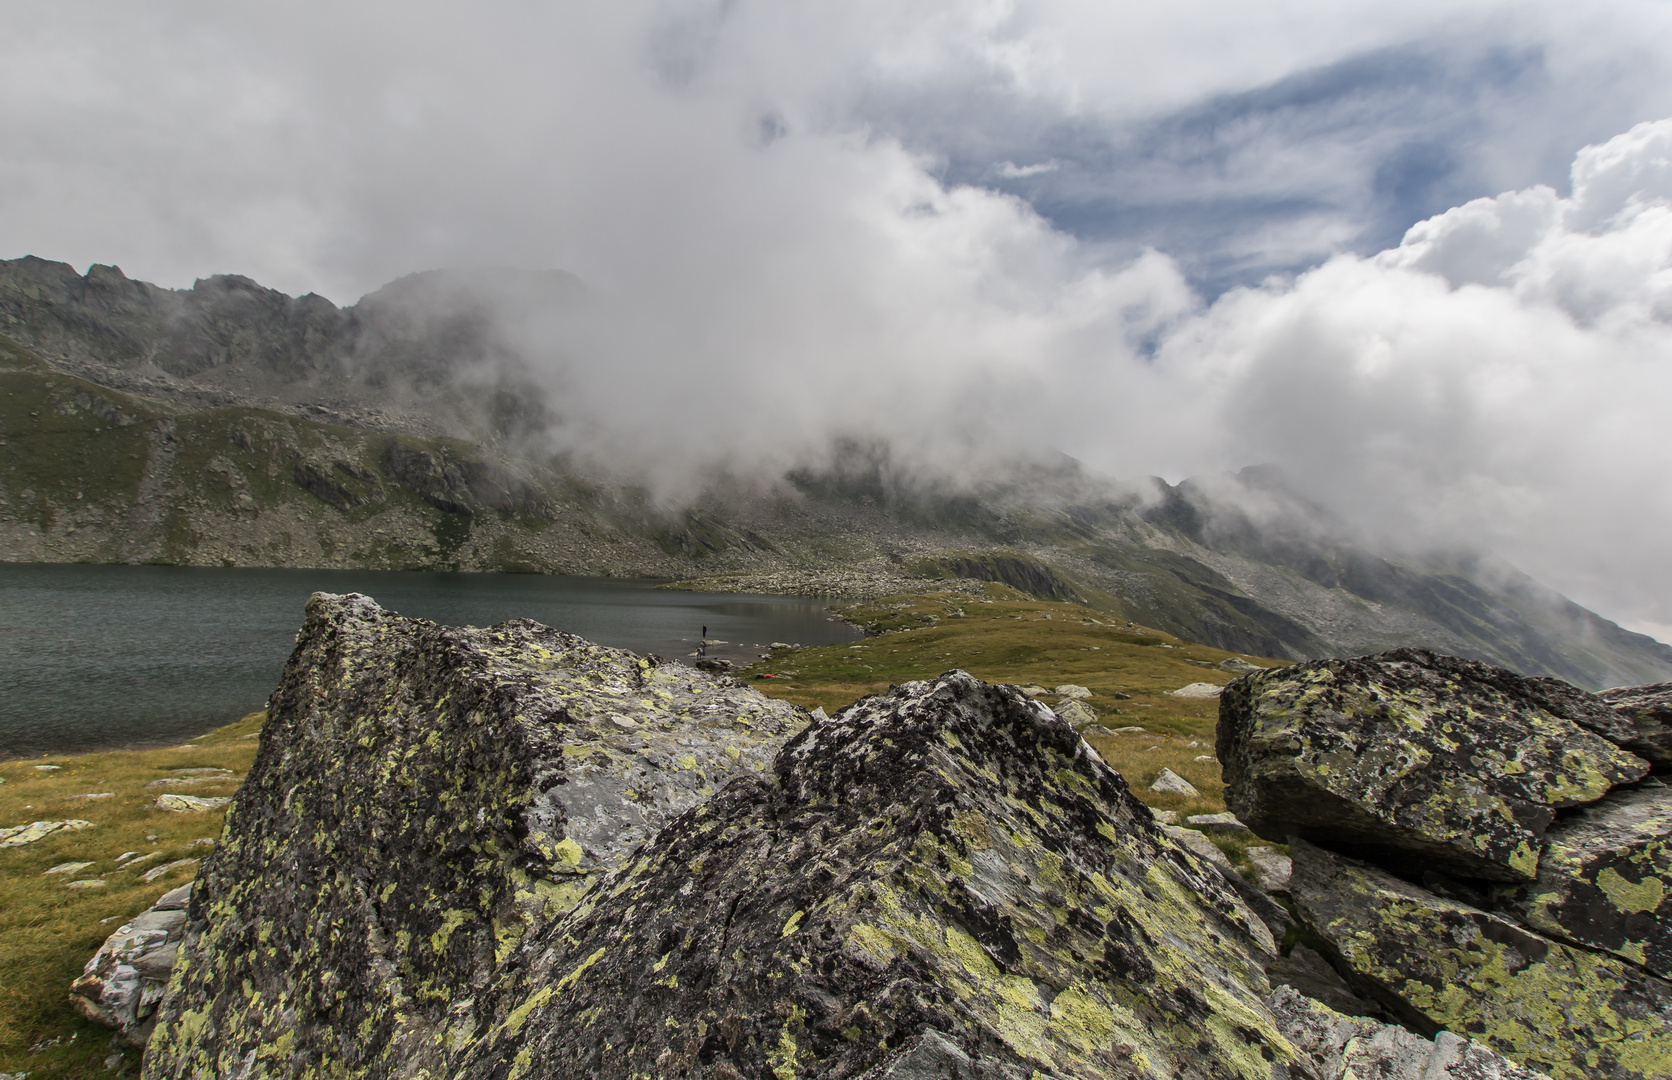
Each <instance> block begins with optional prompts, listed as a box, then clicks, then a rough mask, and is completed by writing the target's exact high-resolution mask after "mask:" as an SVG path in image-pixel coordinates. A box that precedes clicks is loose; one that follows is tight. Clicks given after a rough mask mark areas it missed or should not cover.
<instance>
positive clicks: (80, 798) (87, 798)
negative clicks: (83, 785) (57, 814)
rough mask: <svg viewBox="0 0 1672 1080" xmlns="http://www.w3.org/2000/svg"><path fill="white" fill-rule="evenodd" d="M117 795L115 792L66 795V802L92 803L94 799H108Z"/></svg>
mask: <svg viewBox="0 0 1672 1080" xmlns="http://www.w3.org/2000/svg"><path fill="white" fill-rule="evenodd" d="M114 794H116V793H115V792H114V791H90V792H88V793H87V794H85V795H66V796H65V797H64V801H65V802H92V801H93V800H94V799H108V798H110V797H111V796H112V795H114Z"/></svg>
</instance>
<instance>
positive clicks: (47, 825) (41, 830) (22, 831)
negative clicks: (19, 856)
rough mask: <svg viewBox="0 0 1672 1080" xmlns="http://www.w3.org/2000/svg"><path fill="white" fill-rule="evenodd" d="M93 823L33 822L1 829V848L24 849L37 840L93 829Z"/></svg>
mask: <svg viewBox="0 0 1672 1080" xmlns="http://www.w3.org/2000/svg"><path fill="white" fill-rule="evenodd" d="M92 827H93V823H92V822H91V821H83V820H81V819H80V818H68V819H66V820H64V821H31V822H29V823H28V824H27V825H13V826H11V827H10V828H5V829H0V848H9V847H22V846H23V845H24V844H33V843H34V842H35V841H37V840H45V839H46V838H47V837H49V836H56V835H57V834H58V833H63V832H75V831H76V830H78V829H91V828H92Z"/></svg>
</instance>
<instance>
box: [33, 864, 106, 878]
mask: <svg viewBox="0 0 1672 1080" xmlns="http://www.w3.org/2000/svg"><path fill="white" fill-rule="evenodd" d="M92 865H93V864H92V863H91V862H61V863H59V864H58V865H57V866H54V867H53V868H52V869H50V870H43V871H41V873H42V874H43V876H44V875H46V874H74V873H76V872H77V871H80V870H85V869H87V868H88V867H89V866H92Z"/></svg>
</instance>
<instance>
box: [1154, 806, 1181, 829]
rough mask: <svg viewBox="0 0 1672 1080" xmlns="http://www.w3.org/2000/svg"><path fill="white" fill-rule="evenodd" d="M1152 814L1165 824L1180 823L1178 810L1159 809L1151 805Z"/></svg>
mask: <svg viewBox="0 0 1672 1080" xmlns="http://www.w3.org/2000/svg"><path fill="white" fill-rule="evenodd" d="M1150 815H1151V816H1152V817H1154V818H1155V820H1156V821H1158V822H1160V823H1161V824H1163V825H1177V824H1178V823H1179V812H1178V811H1177V810H1157V809H1155V808H1154V807H1153V806H1152V807H1150Z"/></svg>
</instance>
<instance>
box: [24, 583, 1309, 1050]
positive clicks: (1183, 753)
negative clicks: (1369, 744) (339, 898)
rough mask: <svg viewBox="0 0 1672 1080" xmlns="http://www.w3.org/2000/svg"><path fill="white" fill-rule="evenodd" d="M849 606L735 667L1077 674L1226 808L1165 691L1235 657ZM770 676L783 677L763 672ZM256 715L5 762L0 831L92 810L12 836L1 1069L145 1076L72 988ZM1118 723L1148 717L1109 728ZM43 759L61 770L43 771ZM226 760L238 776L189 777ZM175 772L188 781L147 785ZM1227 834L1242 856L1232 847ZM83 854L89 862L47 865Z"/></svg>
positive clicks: (972, 607) (1164, 763) (184, 840)
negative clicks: (45, 831)
mask: <svg viewBox="0 0 1672 1080" xmlns="http://www.w3.org/2000/svg"><path fill="white" fill-rule="evenodd" d="M837 612H838V614H840V615H841V616H842V617H844V618H846V619H848V620H850V621H852V622H854V623H856V624H859V625H862V626H865V627H866V628H867V629H868V630H869V631H870V633H871V635H872V636H869V637H867V638H865V639H864V640H863V641H859V642H856V643H853V644H848V645H832V646H826V647H822V648H805V649H799V648H780V649H775V650H774V651H773V653H772V655H771V657H770V658H769V659H767V660H763V661H761V662H760V663H759V664H756V665H755V666H753V667H751V668H748V669H746V670H745V671H743V672H742V673H741V674H740V677H741V678H742V679H744V680H745V681H747V682H748V683H749V684H750V685H752V686H754V687H756V688H758V689H760V690H762V691H763V692H765V693H767V694H769V695H771V696H773V697H778V698H782V699H785V700H788V701H793V702H795V703H797V704H800V705H804V706H806V707H808V708H813V707H816V706H822V707H823V708H824V709H825V710H826V711H827V712H834V711H835V710H836V709H838V708H840V707H842V706H844V705H847V704H850V703H852V702H853V701H856V700H858V699H859V698H861V697H864V696H865V695H867V694H873V693H877V692H879V691H883V690H886V689H888V687H889V686H891V685H893V684H895V683H900V682H904V681H907V680H910V679H923V678H929V677H932V676H934V675H938V674H940V673H941V672H944V671H947V670H949V669H952V668H962V669H963V670H965V671H968V672H970V673H971V674H972V675H975V676H976V677H978V678H981V679H985V680H988V681H990V682H1008V683H1016V684H1018V685H1021V686H1023V687H1029V686H1037V687H1042V688H1044V689H1045V691H1046V692H1045V693H1043V694H1039V695H1036V696H1039V697H1040V698H1041V699H1042V700H1044V701H1046V702H1047V703H1049V704H1052V705H1055V704H1056V703H1057V702H1058V700H1059V698H1060V695H1059V694H1057V693H1056V692H1055V688H1056V687H1057V686H1059V685H1063V684H1073V685H1076V686H1082V687H1085V688H1086V689H1087V690H1089V691H1090V696H1089V697H1087V698H1084V699H1083V700H1082V702H1081V703H1082V704H1084V705H1085V706H1087V707H1088V708H1090V709H1091V710H1092V712H1094V713H1095V714H1096V723H1095V725H1085V723H1084V721H1082V730H1083V733H1084V734H1085V736H1086V738H1087V740H1088V741H1089V742H1090V743H1091V744H1092V745H1093V746H1094V747H1096V748H1097V750H1098V752H1099V753H1101V754H1102V755H1103V757H1104V759H1105V760H1107V761H1108V762H1109V763H1110V764H1111V765H1113V766H1114V767H1115V768H1116V769H1118V770H1119V771H1120V772H1121V773H1122V774H1123V775H1124V776H1125V777H1126V778H1127V780H1128V782H1129V783H1130V784H1131V785H1132V789H1133V791H1134V792H1135V793H1136V794H1137V795H1138V797H1139V798H1141V799H1143V800H1144V801H1145V802H1147V803H1149V804H1150V805H1151V806H1153V807H1155V808H1156V809H1158V810H1175V811H1178V812H1179V813H1180V816H1181V819H1182V817H1183V816H1186V815H1189V814H1198V813H1217V812H1219V811H1222V810H1223V809H1224V808H1225V806H1224V801H1223V798H1222V796H1221V788H1222V785H1221V783H1220V778H1219V764H1218V763H1217V762H1216V761H1214V760H1213V734H1214V723H1215V720H1216V719H1217V716H1218V700H1217V699H1216V698H1211V697H1207V698H1183V697H1175V696H1173V695H1172V694H1171V693H1170V691H1173V690H1177V689H1179V688H1181V687H1183V686H1186V685H1188V684H1190V683H1195V682H1207V683H1214V684H1216V685H1224V684H1225V683H1228V682H1230V681H1231V679H1232V678H1234V677H1235V676H1234V674H1233V673H1231V672H1228V671H1224V670H1221V669H1220V667H1219V664H1220V663H1221V661H1223V660H1225V659H1226V658H1227V657H1230V656H1232V655H1234V654H1231V653H1226V652H1222V651H1220V650H1218V649H1212V648H1208V647H1206V646H1203V645H1196V644H1193V643H1191V642H1188V641H1184V640H1181V639H1179V638H1176V637H1173V636H1171V635H1169V634H1165V633H1162V632H1160V631H1157V630H1151V629H1148V628H1146V627H1141V626H1135V625H1133V624H1131V623H1128V622H1126V621H1124V620H1120V619H1116V618H1114V617H1112V616H1110V615H1108V614H1106V613H1103V612H1100V611H1097V610H1094V609H1092V608H1089V607H1082V606H1080V605H1077V604H1071V603H1057V602H1048V601H1041V600H1035V599H1032V598H1030V597H1028V596H1027V595H1025V594H1023V593H1020V592H1017V591H1016V590H1014V589H1011V588H1009V587H1008V586H1005V585H997V584H991V585H987V586H985V588H984V591H983V594H982V595H979V596H971V595H969V594H968V593H963V592H952V591H928V592H924V593H917V594H911V595H903V596H895V597H889V598H885V599H882V600H877V601H871V602H866V603H861V604H853V605H849V606H846V607H842V608H838V609H837ZM1243 659H1250V658H1247V657H1244V658H1243ZM1253 659H1254V662H1256V663H1260V664H1263V665H1273V664H1277V663H1280V662H1281V661H1274V660H1264V659H1259V658H1253ZM766 675H771V676H772V677H771V678H763V677H761V676H766ZM261 720H262V714H261V713H254V714H251V715H250V716H248V717H245V718H244V719H243V720H242V721H240V722H239V723H237V724H234V725H231V726H229V727H225V728H221V729H218V730H216V731H213V732H210V733H208V734H206V735H203V736H201V737H199V738H197V739H195V740H193V741H192V742H190V743H188V744H185V745H181V746H174V747H167V748H163V749H156V750H138V751H110V752H106V753H97V754H86V755H79V756H58V757H42V758H33V759H29V760H27V761H6V762H0V828H4V827H9V826H13V825H21V824H24V823H26V822H31V821H57V820H62V819H66V818H77V819H82V820H86V821H90V822H92V823H93V827H92V828H88V829H82V830H79V831H75V832H61V833H58V834H55V835H53V836H49V837H47V838H45V839H43V840H39V841H37V842H35V843H32V844H27V845H23V846H20V847H13V848H0V1075H5V1074H8V1073H12V1074H15V1073H26V1074H28V1076H29V1077H30V1080H49V1078H56V1077H90V1076H112V1075H115V1076H120V1075H129V1076H131V1075H135V1074H136V1073H137V1072H138V1067H139V1054H138V1052H137V1051H133V1050H128V1051H126V1052H119V1051H117V1050H115V1049H113V1047H112V1045H111V1033H110V1032H109V1031H108V1030H106V1029H104V1028H101V1027H99V1026H97V1025H95V1024H92V1023H89V1022H87V1021H85V1020H83V1019H82V1018H81V1017H80V1016H79V1015H78V1014H77V1013H76V1012H75V1011H74V1010H73V1009H72V1008H71V1007H70V1005H69V1004H68V1003H67V1000H66V997H67V993H68V988H69V984H70V982H71V981H72V980H74V979H75V978H76V977H77V976H78V975H80V974H81V968H82V965H83V964H84V963H86V961H87V959H88V958H89V957H91V956H92V955H93V952H94V950H96V949H97V948H98V946H99V944H100V943H101V942H102V941H103V940H104V938H105V937H106V936H107V935H108V934H110V933H112V932H113V931H114V930H115V929H116V928H117V927H118V926H120V925H121V924H122V922H123V921H124V920H126V919H127V918H129V917H131V916H133V915H135V914H137V913H139V912H140V911H143V910H144V909H145V908H146V907H148V906H150V905H151V904H152V903H153V902H155V901H156V899H157V897H159V896H161V895H162V894H163V893H164V892H166V891H168V890H169V889H172V888H174V887H176V886H178V885H180V884H182V883H184V882H185V881H187V880H190V878H191V876H192V873H193V868H192V867H191V866H189V865H182V866H178V867H174V868H173V869H168V870H164V871H163V872H162V873H160V874H157V875H156V876H153V877H152V879H151V880H149V881H148V880H146V877H147V875H152V874H154V872H156V871H158V870H159V869H160V868H165V867H168V866H170V864H172V863H176V862H181V861H183V860H187V859H194V858H197V857H200V856H202V855H203V854H205V853H207V852H208V851H209V850H210V845H211V843H212V841H213V839H214V838H215V837H217V836H218V835H219V833H220V828H221V820H222V816H223V814H222V812H221V811H209V812H198V813H173V812H169V811H164V810H159V809H156V808H155V807H154V805H153V804H154V803H155V801H156V798H157V796H159V795H161V794H163V793H164V792H175V793H179V794H189V795H199V796H215V795H230V794H231V793H232V792H233V791H234V790H235V789H236V787H237V783H238V779H239V778H241V777H242V776H243V775H244V773H245V771H246V770H247V769H248V768H249V766H250V763H251V762H252V761H253V759H254V757H255V750H256V739H255V735H256V734H257V733H258V732H259V728H260V723H261ZM1119 728H1139V729H1142V730H1135V731H1125V732H1120V731H1116V730H1113V729H1119ZM49 765H56V766H58V768H57V769H47V768H43V766H49ZM217 768H219V769H228V770H231V775H230V776H228V777H224V778H214V777H204V776H203V774H202V773H198V774H188V773H186V772H184V770H207V769H217ZM1163 768H1168V769H1171V770H1173V772H1175V773H1177V774H1179V775H1180V776H1182V777H1184V778H1185V779H1186V780H1189V781H1190V783H1191V784H1193V785H1194V786H1195V787H1196V788H1197V790H1198V791H1199V792H1200V793H1201V794H1200V797H1198V798H1186V797H1183V796H1178V795H1162V794H1157V793H1155V792H1152V791H1150V790H1149V785H1150V783H1151V782H1152V781H1153V780H1154V779H1155V777H1156V776H1157V774H1159V773H1160V771H1161V770H1162V769H1163ZM169 778H174V779H175V780H176V781H179V780H188V781H190V782H188V783H178V782H176V783H173V784H169V785H164V786H161V787H148V786H147V785H150V784H155V783H156V782H157V781H160V780H168V779H169ZM106 793H108V794H106ZM85 795H101V796H103V797H101V798H96V799H86V798H82V796H85ZM1216 842H1217V843H1219V844H1220V846H1221V848H1222V849H1224V850H1225V851H1226V852H1227V854H1229V855H1230V856H1231V857H1232V859H1233V861H1234V862H1237V863H1239V864H1240V863H1242V861H1243V857H1242V847H1241V845H1240V844H1239V843H1238V842H1236V841H1234V840H1224V839H1216ZM130 852H131V853H137V854H132V855H129V854H128V853H130ZM125 855H126V856H127V858H126V859H124V858H123V856H125ZM119 860H120V864H119ZM81 862H85V863H87V864H88V865H86V866H84V867H79V868H76V869H74V870H72V871H69V872H63V873H48V872H47V871H49V870H51V869H53V868H54V867H58V866H62V865H63V864H66V863H81ZM93 882H102V884H91V883H93ZM107 1061H108V1062H110V1065H109V1067H108V1070H107V1065H106V1063H107Z"/></svg>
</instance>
